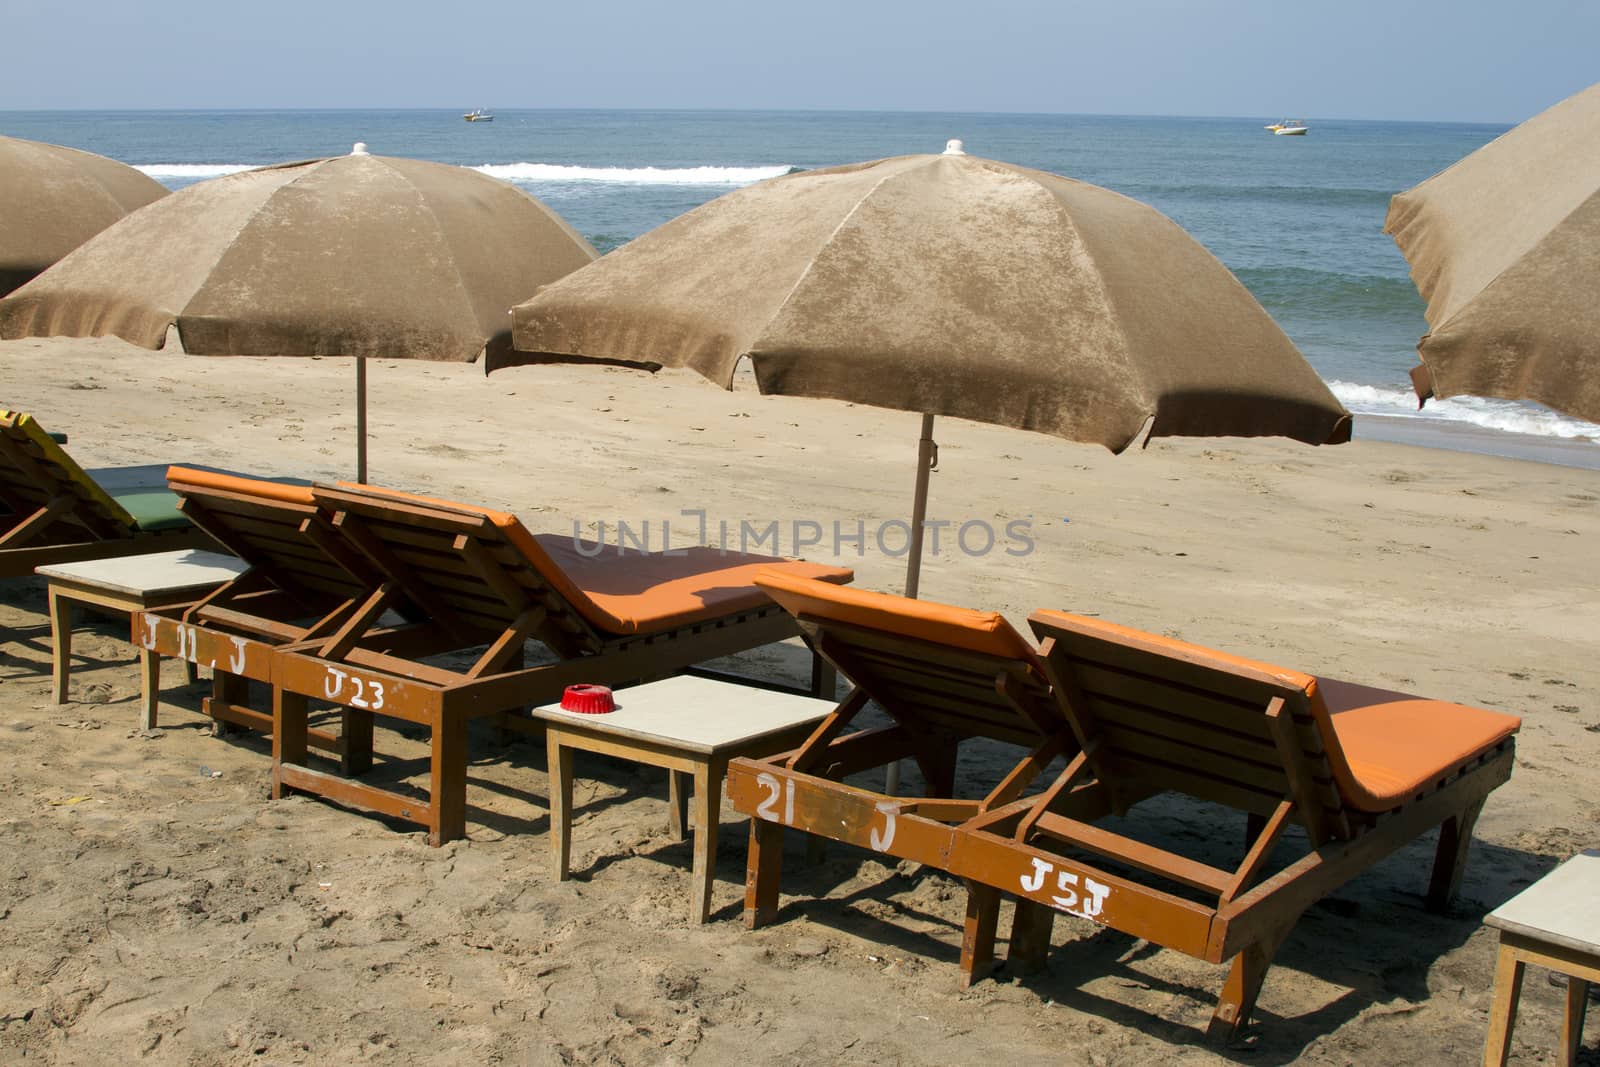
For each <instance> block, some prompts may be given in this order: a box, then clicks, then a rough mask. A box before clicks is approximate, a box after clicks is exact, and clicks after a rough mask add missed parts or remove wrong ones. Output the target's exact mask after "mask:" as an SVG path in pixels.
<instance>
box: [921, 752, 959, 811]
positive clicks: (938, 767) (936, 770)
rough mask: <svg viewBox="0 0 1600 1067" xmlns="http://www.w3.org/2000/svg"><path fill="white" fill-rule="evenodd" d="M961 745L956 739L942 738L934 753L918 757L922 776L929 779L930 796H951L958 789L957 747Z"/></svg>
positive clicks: (928, 791) (928, 789)
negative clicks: (926, 756) (925, 756)
mask: <svg viewBox="0 0 1600 1067" xmlns="http://www.w3.org/2000/svg"><path fill="white" fill-rule="evenodd" d="M958 747H959V745H958V743H957V742H956V741H955V740H954V739H945V740H942V743H940V744H938V745H937V747H936V748H935V750H934V752H933V754H932V755H931V756H929V757H928V758H926V759H924V758H922V757H920V756H919V757H918V759H917V764H918V766H919V767H921V769H922V776H923V778H924V779H926V781H927V795H928V796H930V797H951V796H955V791H956V749H957V748H958Z"/></svg>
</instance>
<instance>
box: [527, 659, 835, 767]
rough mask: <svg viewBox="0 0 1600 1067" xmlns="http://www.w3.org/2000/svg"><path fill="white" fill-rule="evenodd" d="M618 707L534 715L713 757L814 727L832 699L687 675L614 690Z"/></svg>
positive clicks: (556, 707)
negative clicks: (587, 712) (602, 712)
mask: <svg viewBox="0 0 1600 1067" xmlns="http://www.w3.org/2000/svg"><path fill="white" fill-rule="evenodd" d="M616 704H617V708H616V710H615V711H612V712H609V713H607V714H605V715H584V714H582V713H579V712H575V711H565V710H563V709H562V707H561V705H560V704H546V705H544V706H543V707H538V708H534V709H533V714H534V715H536V716H537V717H539V718H541V719H544V720H546V721H547V722H550V723H553V724H556V725H560V726H564V727H570V728H575V729H583V730H588V731H592V732H593V733H596V734H602V735H611V736H616V737H622V738H631V739H634V740H640V741H651V742H655V743H658V744H659V743H666V744H670V745H673V746H675V747H677V748H680V749H682V750H683V751H685V752H695V753H702V754H705V755H716V754H717V753H718V752H720V751H722V750H723V749H726V748H731V747H734V746H738V745H743V744H748V743H750V742H753V741H757V740H759V739H761V738H763V737H767V736H769V735H771V734H775V733H779V732H782V731H785V730H793V729H796V728H797V727H799V726H802V725H804V724H806V723H814V722H816V721H817V720H819V719H821V718H822V717H823V716H824V715H826V714H828V712H830V711H832V710H833V709H834V707H835V706H836V705H835V703H834V701H832V700H819V699H817V698H816V697H808V696H800V695H798V694H796V693H777V692H773V691H772V690H770V689H758V688H756V687H754V686H749V685H739V684H738V683H736V682H725V681H722V680H721V679H716V678H699V677H696V676H694V675H688V674H684V675H679V676H677V677H675V678H664V679H662V680H661V681H659V682H648V683H646V684H644V685H636V686H634V687H632V688H631V689H618V690H617V691H616Z"/></svg>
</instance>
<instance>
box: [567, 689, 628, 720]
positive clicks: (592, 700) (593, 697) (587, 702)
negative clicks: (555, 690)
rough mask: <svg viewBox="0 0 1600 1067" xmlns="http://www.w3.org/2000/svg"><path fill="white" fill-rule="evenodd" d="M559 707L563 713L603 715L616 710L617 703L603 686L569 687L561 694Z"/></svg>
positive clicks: (609, 691)
mask: <svg viewBox="0 0 1600 1067" xmlns="http://www.w3.org/2000/svg"><path fill="white" fill-rule="evenodd" d="M561 707H562V710H564V711H575V712H577V713H578V714H580V715H604V714H605V713H606V712H608V711H616V710H617V702H616V701H615V700H613V699H612V698H611V690H610V688H609V687H607V686H603V685H569V686H567V691H566V692H564V693H562V694H561Z"/></svg>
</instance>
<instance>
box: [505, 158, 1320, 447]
mask: <svg viewBox="0 0 1600 1067" xmlns="http://www.w3.org/2000/svg"><path fill="white" fill-rule="evenodd" d="M958 150H959V149H957V151H958ZM512 314H513V321H514V327H513V343H514V345H515V348H516V349H517V351H515V352H509V353H493V354H491V356H490V358H489V360H488V363H487V365H488V369H489V370H491V371H492V370H495V369H497V368H499V367H503V366H509V365H513V364H516V363H528V362H541V361H547V360H551V359H562V358H566V357H569V356H572V355H579V356H583V357H588V358H598V359H604V360H610V361H621V362H631V363H636V364H643V365H667V366H684V367H692V368H694V369H695V370H697V371H699V372H700V373H701V374H703V375H705V376H706V377H708V378H710V379H711V380H712V381H714V382H717V383H719V384H721V385H723V386H725V387H729V386H731V384H732V380H733V373H734V368H735V366H736V364H737V362H738V360H739V358H740V357H741V356H749V357H750V360H751V363H752V365H753V367H754V370H755V375H756V379H757V381H758V383H759V385H760V388H761V391H762V392H763V393H786V394H791V395H798V396H817V397H833V398H837V399H841V400H848V401H854V402H858V403H863V404H871V405H877V406H880V407H888V408H899V409H902V410H907V411H918V412H923V413H926V414H932V415H955V416H959V417H961V418H966V419H975V420H978V421H983V422H994V423H1000V424H1003V425H1007V426H1015V427H1019V428H1022V429H1028V430H1038V431H1042V432H1045V433H1051V434H1055V435H1057V436H1060V437H1065V438H1068V439H1070V440H1075V441H1085V442H1095V443H1099V444H1102V445H1105V446H1106V447H1108V448H1110V449H1112V450H1113V451H1118V452H1120V451H1121V450H1123V449H1124V448H1126V447H1127V446H1128V445H1129V444H1131V443H1132V442H1133V441H1135V440H1136V439H1137V438H1138V437H1139V436H1140V434H1141V432H1142V431H1143V429H1144V427H1145V426H1146V425H1147V424H1149V426H1150V431H1149V432H1150V434H1151V435H1156V436H1159V435H1173V434H1177V435H1238V436H1261V435H1282V436H1286V437H1293V438H1297V439H1299V440H1302V441H1307V442H1311V443H1322V442H1327V441H1335V440H1340V439H1343V438H1345V437H1347V436H1348V435H1349V429H1350V427H1349V415H1348V414H1347V413H1346V412H1345V410H1344V408H1343V407H1341V406H1340V405H1339V403H1338V401H1337V400H1335V399H1334V397H1333V395H1332V394H1331V393H1330V392H1329V391H1328V388H1327V386H1326V385H1324V384H1323V382H1322V380H1321V379H1320V378H1319V377H1317V374H1316V372H1315V371H1313V370H1312V369H1311V367H1310V365H1308V364H1307V363H1306V361H1305V359H1304V358H1303V357H1302V356H1301V355H1300V353H1299V352H1298V351H1297V350H1296V349H1295V347H1294V345H1293V344H1292V343H1291V342H1290V341H1289V339H1288V337H1286V336H1285V335H1284V333H1283V331H1282V330H1280V329H1279V328H1278V326H1277V324H1276V323H1274V322H1273V321H1272V319H1271V318H1270V317H1269V316H1268V315H1267V313H1266V312H1265V311H1263V310H1262V308H1261V306H1260V305H1259V304H1258V303H1256V301H1255V299H1254V298H1253V297H1252V296H1251V295H1250V293H1249V292H1248V291H1247V290H1246V289H1245V288H1244V286H1243V285H1242V284H1240V282H1239V281H1238V279H1236V278H1235V277H1234V276H1233V275H1232V274H1231V273H1230V272H1229V271H1228V270H1227V268H1226V267H1224V266H1223V265H1222V264H1221V263H1219V262H1218V261H1217V260H1216V259H1215V257H1213V256H1212V255H1211V254H1210V253H1209V252H1207V251H1206V250H1205V249H1204V248H1202V247H1201V246H1200V245H1199V244H1198V243H1197V242H1195V241H1194V240H1193V239H1192V238H1191V237H1189V235H1188V234H1187V233H1185V232H1184V231H1183V229H1182V228H1180V227H1179V226H1178V225H1177V224H1176V223H1174V222H1172V221H1171V220H1170V219H1168V218H1167V217H1166V216H1164V215H1162V214H1161V213H1160V212H1158V211H1156V210H1154V209H1153V208H1150V207H1148V206H1146V205H1144V204H1141V203H1138V202H1137V201H1134V200H1130V199H1128V198H1127V197H1124V196H1121V195H1119V194H1117V193H1113V192H1111V191H1109V190H1106V189H1102V188H1099V187H1097V186H1093V185H1088V184H1085V183H1082V182H1077V181H1073V180H1071V179H1068V178H1062V177H1058V176H1057V175H1054V174H1048V173H1044V172H1041V171H1035V170H1029V169H1027V168H1024V167H1017V166H1011V165H1009V164H1006V163H997V162H994V161H992V160H987V159H980V158H978V157H975V156H968V155H965V154H956V151H949V152H946V153H945V154H943V155H921V156H906V157H900V158H895V159H884V160H878V161H875V162H870V163H862V164H857V165H853V166H844V167H834V168H831V169H828V170H819V171H809V172H800V173H796V174H792V175H788V176H785V177H780V178H774V179H771V180H769V181H765V182H761V183H760V184H757V185H753V186H749V187H746V188H744V189H741V190H737V191H735V192H732V193H729V194H727V195H725V196H722V197H720V198H718V199H716V200H713V201H711V202H710V203H707V204H704V205H702V206H701V207H699V208H697V209H695V210H693V211H690V212H689V213H687V214H686V215H683V216H681V217H679V218H677V219H675V220H673V221H671V222H668V223H666V224H665V225H663V226H660V227H658V228H657V229H655V230H652V231H651V232H650V233H648V234H645V235H644V236H642V237H640V238H638V239H637V240H635V241H632V242H631V243H629V244H627V245H625V246H623V247H622V248H620V249H618V250H616V251H615V252H612V253H611V254H610V255H608V256H606V257H605V258H604V259H602V260H600V261H598V262H596V263H595V264H594V265H592V266H590V267H588V268H586V269H584V270H583V271H580V272H578V273H576V274H573V275H571V276H569V277H567V278H565V279H563V280H562V281H560V282H558V283H555V284H553V285H549V286H547V287H545V288H544V289H543V290H541V291H540V292H539V293H538V294H537V295H536V296H535V297H534V298H533V299H532V300H529V301H528V302H526V303H524V304H520V305H518V306H517V307H516V308H514V309H513V312H512ZM1151 420H1153V422H1152V421H1151Z"/></svg>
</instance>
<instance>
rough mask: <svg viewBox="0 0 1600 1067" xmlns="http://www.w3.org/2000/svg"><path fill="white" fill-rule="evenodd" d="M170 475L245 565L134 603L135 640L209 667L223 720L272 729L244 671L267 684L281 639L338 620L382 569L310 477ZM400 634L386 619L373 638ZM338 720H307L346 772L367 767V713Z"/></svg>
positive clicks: (195, 513)
mask: <svg viewBox="0 0 1600 1067" xmlns="http://www.w3.org/2000/svg"><path fill="white" fill-rule="evenodd" d="M167 485H168V487H169V488H170V489H171V490H172V491H173V492H174V493H176V494H177V497H178V508H179V510H181V511H182V513H183V514H184V515H185V516H187V517H188V518H189V519H190V520H191V521H193V523H194V524H195V525H196V526H198V527H199V528H201V529H203V530H205V531H207V532H208V533H209V534H210V535H211V536H212V537H214V538H215V539H216V540H217V542H218V543H220V544H221V545H223V546H224V547H225V548H226V549H227V550H228V551H230V552H232V553H233V554H234V555H236V556H238V557H239V558H240V559H242V560H244V561H245V562H246V563H248V564H249V565H250V569H249V570H247V571H245V572H244V573H243V574H241V575H239V577H238V578H236V579H234V580H233V581H231V582H228V583H227V584H225V585H223V586H222V587H220V588H218V589H217V590H216V591H215V592H213V593H211V594H210V595H209V596H207V597H205V598H204V599H202V600H200V601H197V602H196V603H193V604H188V605H183V606H180V607H175V608H164V609H161V610H158V611H145V612H139V613H137V614H135V616H134V618H133V640H134V643H135V644H139V645H142V646H143V647H145V648H148V649H151V650H153V651H155V652H157V653H158V654H160V655H163V656H175V657H177V658H179V659H184V660H187V661H189V662H191V663H195V664H199V665H202V666H208V667H210V668H211V669H212V695H211V696H210V697H209V698H207V700H206V702H205V710H206V713H207V714H208V715H209V716H211V718H213V719H215V720H216V721H217V723H218V724H219V728H221V727H222V726H225V725H227V724H231V725H235V726H243V727H247V728H249V729H253V730H259V731H263V732H270V731H271V730H272V716H271V715H270V714H269V713H266V712H262V711H257V710H254V709H252V708H250V707H249V706H248V703H247V700H246V692H245V690H246V684H247V682H250V681H255V682H261V683H265V684H268V685H270V684H271V683H272V678H273V653H274V651H275V650H277V649H278V648H281V647H283V646H285V645H288V644H291V643H294V642H296V641H307V640H312V639H315V638H317V637H319V636H324V635H327V634H330V633H333V632H335V631H336V630H337V629H338V628H339V626H340V625H342V624H343V623H344V622H345V621H346V620H347V619H348V617H349V616H350V615H351V614H353V613H354V611H355V610H356V608H357V607H358V606H360V605H361V604H362V603H363V602H364V601H365V600H366V599H367V598H368V597H369V596H370V595H371V594H372V592H373V590H375V589H376V588H377V587H378V586H379V585H380V584H382V577H381V576H380V575H379V574H378V573H377V572H376V570H375V569H374V568H373V567H372V566H371V565H370V564H369V563H368V562H367V561H366V559H365V558H364V557H363V556H362V555H361V554H360V553H358V552H356V551H355V550H354V549H353V548H352V547H351V546H350V545H348V544H346V543H345V541H344V540H343V538H341V537H340V536H339V534H338V532H337V531H335V530H334V528H333V516H332V515H331V514H329V513H327V512H325V511H323V510H322V509H321V508H320V507H319V506H318V505H317V503H316V501H315V500H314V499H312V495H311V486H310V485H309V484H292V483H286V482H282V481H266V480H261V479H256V478H244V477H239V476H236V475H230V474H222V473H218V472H213V471H206V470H199V469H195V468H190V467H171V468H169V469H168V470H167ZM403 636H404V632H403V629H401V628H381V629H377V630H376V631H375V632H374V633H373V634H371V635H368V639H369V640H373V641H393V640H398V639H401V638H402V637H403ZM343 725H344V729H343V730H342V731H341V732H340V733H338V734H335V733H331V732H328V731H323V730H312V731H310V732H309V733H308V739H309V743H310V744H312V745H314V746H315V747H317V748H322V749H327V750H329V751H332V752H335V753H338V755H339V757H340V762H341V769H343V770H344V771H345V773H350V774H354V773H361V772H363V771H365V770H366V769H367V768H368V767H369V766H370V764H371V747H372V744H371V738H370V733H371V719H370V716H366V717H362V716H359V715H358V716H355V717H354V718H352V717H349V716H345V717H344V723H343Z"/></svg>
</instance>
